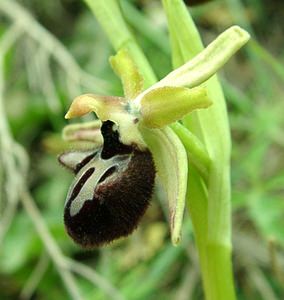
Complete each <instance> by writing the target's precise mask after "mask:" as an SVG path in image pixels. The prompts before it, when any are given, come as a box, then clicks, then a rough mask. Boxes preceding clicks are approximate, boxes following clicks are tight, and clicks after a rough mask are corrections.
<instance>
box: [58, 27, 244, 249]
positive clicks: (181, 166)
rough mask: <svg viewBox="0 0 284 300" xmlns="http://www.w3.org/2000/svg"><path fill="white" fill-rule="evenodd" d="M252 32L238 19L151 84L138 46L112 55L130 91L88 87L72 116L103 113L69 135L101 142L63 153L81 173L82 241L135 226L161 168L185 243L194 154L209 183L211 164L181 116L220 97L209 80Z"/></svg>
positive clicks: (74, 219)
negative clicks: (106, 92)
mask: <svg viewBox="0 0 284 300" xmlns="http://www.w3.org/2000/svg"><path fill="white" fill-rule="evenodd" d="M248 39H249V35H248V33H247V32H246V31H244V30H242V29H241V28H240V27H238V26H233V27H231V28H229V29H228V30H226V31H225V32H223V33H222V34H221V35H220V36H219V37H218V38H217V39H216V40H214V41H213V42H212V43H211V44H209V45H208V46H207V48H205V49H204V50H203V51H202V52H200V53H199V54H198V55H197V56H196V57H195V58H193V59H192V60H190V61H188V62H187V63H185V64H184V65H182V66H181V67H179V68H177V69H175V70H174V71H172V72H171V73H169V74H168V75H167V76H165V77H164V78H163V79H161V80H160V81H158V82H157V83H155V84H154V85H152V86H151V87H150V88H148V89H146V90H143V78H142V76H141V74H140V73H139V70H138V68H137V66H136V65H135V63H134V60H133V59H132V58H131V55H130V53H129V52H127V51H126V50H120V51H119V52H118V53H117V54H116V55H115V56H113V57H111V58H110V63H111V66H112V68H113V70H114V71H115V73H116V74H117V75H118V76H119V77H120V79H121V81H122V85H123V89H124V97H118V96H101V95H94V94H84V95H81V96H79V97H77V98H75V99H74V101H73V102H72V104H71V106H70V108H69V110H68V112H67V114H66V116H65V117H66V118H67V119H71V118H75V117H81V116H84V115H86V114H88V113H90V112H94V113H95V114H96V116H97V118H98V119H97V120H96V121H94V122H91V123H85V124H76V125H68V126H66V127H65V129H64V131H63V137H64V138H65V139H66V140H69V141H70V140H78V141H84V140H85V141H92V142H93V144H94V147H93V149H91V150H90V151H81V152H80V151H74V152H66V153H63V154H62V155H61V156H60V157H59V161H60V162H61V163H62V164H63V165H65V166H67V167H68V168H69V169H71V170H72V171H73V172H74V173H75V179H74V181H73V183H72V185H71V187H70V189H69V192H68V195H67V199H66V203H65V213H64V220H65V226H66V229H67V231H68V233H69V235H70V236H71V237H72V238H73V239H74V240H75V242H77V243H78V244H80V245H82V246H84V247H89V248H92V247H96V246H100V245H103V244H106V243H109V242H111V241H112V240H114V239H117V238H119V237H122V236H127V235H128V234H130V233H131V232H132V231H133V230H134V229H135V228H136V227H137V225H138V223H139V221H140V219H141V217H142V216H143V214H144V213H145V211H146V209H147V207H148V205H149V203H150V198H151V195H152V192H153V187H154V184H155V177H156V175H157V176H159V178H160V180H161V182H162V185H163V187H164V189H165V192H166V196H167V202H168V207H169V222H170V230H171V237H172V242H173V244H174V245H177V244H178V243H179V241H180V239H181V227H182V219H183V214H184V208H185V198H186V193H187V188H188V186H187V183H188V176H190V170H188V162H187V156H189V157H190V158H191V161H192V163H193V164H194V165H195V166H196V168H197V170H198V171H199V173H200V174H201V175H202V178H203V179H204V183H205V184H206V181H207V176H208V172H209V171H208V170H209V169H210V157H209V155H208V153H207V151H206V148H205V147H204V146H203V144H202V142H201V141H200V140H199V139H198V138H197V137H196V136H194V135H193V134H192V133H191V132H190V131H189V130H188V129H187V128H185V127H183V126H182V124H181V123H180V122H179V120H181V119H182V118H183V117H185V116H186V115H188V114H190V113H191V112H193V111H195V110H201V109H206V108H207V107H209V106H210V105H212V103H213V101H211V99H210V98H209V96H208V94H207V89H206V81H207V80H208V79H209V78H210V77H211V76H213V75H214V74H215V73H216V72H217V71H218V70H219V69H220V68H221V67H222V66H223V65H224V64H225V63H226V62H227V61H228V59H229V58H230V57H231V56H232V55H233V54H234V53H235V52H236V51H237V50H239V49H240V48H241V47H242V46H243V45H244V44H245V43H246V42H247V41H248ZM177 128H178V129H179V130H178V131H177V130H174V129H177ZM177 132H178V133H177ZM184 136H186V137H187V143H185V142H184V141H183V137H184Z"/></svg>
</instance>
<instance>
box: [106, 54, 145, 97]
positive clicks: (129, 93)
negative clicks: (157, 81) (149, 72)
mask: <svg viewBox="0 0 284 300" xmlns="http://www.w3.org/2000/svg"><path fill="white" fill-rule="evenodd" d="M110 64H111V66H112V68H113V70H114V71H115V73H116V74H117V75H118V77H119V78H120V79H121V81H122V85H123V90H124V95H125V97H126V98H127V99H129V100H131V99H134V98H135V97H136V96H137V95H138V94H139V93H140V92H141V91H142V89H143V78H142V76H141V74H140V73H139V71H138V68H137V66H136V64H135V62H134V61H133V59H132V58H131V56H130V54H129V52H128V51H127V50H125V49H122V50H120V51H118V53H117V54H116V55H115V56H111V57H110Z"/></svg>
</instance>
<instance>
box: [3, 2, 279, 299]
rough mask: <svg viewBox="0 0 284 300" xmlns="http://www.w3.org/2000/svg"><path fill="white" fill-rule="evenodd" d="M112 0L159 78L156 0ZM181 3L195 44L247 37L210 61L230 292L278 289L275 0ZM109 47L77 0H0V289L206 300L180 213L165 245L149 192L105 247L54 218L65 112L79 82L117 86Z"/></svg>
mask: <svg viewBox="0 0 284 300" xmlns="http://www.w3.org/2000/svg"><path fill="white" fill-rule="evenodd" d="M189 2H190V1H189ZM120 3H121V7H122V10H123V13H124V15H125V18H126V20H127V22H128V24H129V26H130V28H131V29H132V31H133V33H134V34H135V36H136V38H137V40H138V42H139V43H140V45H141V46H142V48H143V50H144V51H145V53H146V56H147V58H148V59H149V61H150V62H151V64H152V66H153V68H154V70H155V72H156V74H157V75H158V77H159V78H161V77H162V76H164V75H165V74H167V73H168V72H169V71H170V70H171V59H170V48H169V42H168V37H167V28H166V19H165V15H164V13H163V10H162V7H161V3H160V1H158V0H137V1H129V0H128V1H127V0H121V1H120ZM190 10H191V13H192V14H193V16H194V19H195V21H196V23H197V26H198V28H199V30H200V32H201V34H202V37H203V40H204V43H205V44H208V43H209V42H210V41H211V40H213V38H214V37H216V36H217V34H218V33H220V32H222V31H223V30H224V29H226V28H228V27H229V26H230V25H232V24H238V25H241V26H243V27H244V28H245V29H247V30H248V31H249V32H250V33H251V35H252V37H253V38H252V40H251V42H250V43H249V44H248V45H247V46H246V47H245V48H244V49H243V50H242V51H240V52H239V53H238V55H236V56H234V58H233V59H231V60H230V62H229V63H228V64H227V65H226V66H225V68H224V69H223V70H222V72H220V74H219V77H220V79H221V82H222V84H223V88H224V92H225V95H226V99H227V104H228V110H229V118H230V124H231V133H232V140H233V146H232V203H233V222H234V224H233V246H234V255H233V261H234V270H235V279H236V288H237V293H238V299H265V300H274V299H284V250H283V249H284V248H283V247H284V168H283V167H284V151H283V150H284V117H283V112H284V101H283V96H284V90H283V86H284V65H283V63H284V50H283V49H284V48H283V45H284V37H283V33H284V2H283V1H282V0H262V1H261V0H242V1H241V0H216V1H211V2H210V3H208V4H204V5H202V6H195V7H192V8H190ZM112 54H114V52H113V50H112V48H111V46H110V44H109V42H108V41H107V39H106V37H105V35H104V33H103V32H102V30H101V28H100V27H99V25H98V24H97V22H96V20H95V18H94V17H93V15H92V14H91V12H90V11H89V10H88V9H87V7H86V6H85V4H84V3H83V1H79V0H56V1H55V0H52V1H40V0H22V1H18V2H16V1H14V0H8V1H6V0H1V1H0V147H1V148H0V299H1V300H6V299H9V300H10V299H44V300H45V299H48V300H49V299H71V295H72V294H73V295H76V292H77V290H79V291H80V293H81V295H82V299H95V300H97V299H98V300H99V299H133V300H134V299H135V300H140V299H141V300H144V299H147V300H148V299H155V300H159V299H163V300H167V299H175V300H187V299H193V300H198V299H203V292H202V285H201V280H200V270H199V266H198V257H197V253H196V250H195V247H194V241H193V236H192V230H191V223H190V220H189V218H188V216H186V218H185V223H184V233H183V241H182V244H181V246H179V247H173V246H172V245H171V243H170V237H169V228H168V224H167V215H166V212H165V205H166V203H164V202H163V200H161V199H160V200H158V199H155V198H158V197H154V199H153V201H152V205H151V207H150V209H149V210H148V211H147V213H146V215H145V216H144V218H143V221H142V224H141V226H140V227H139V228H138V230H137V231H136V232H135V233H134V234H133V235H131V236H130V237H128V238H127V239H123V240H120V241H117V242H114V243H113V244H111V245H109V246H107V247H104V248H102V249H98V250H94V251H84V250H82V249H80V248H79V247H78V246H76V245H74V244H73V242H72V241H71V239H70V238H69V237H68V236H67V234H66V233H65V231H64V225H63V217H62V216H63V206H64V201H65V196H66V193H67V189H68V187H69V184H70V183H71V180H72V174H69V173H68V172H67V171H66V170H64V169H63V168H62V167H60V166H59V165H58V163H57V159H56V155H58V154H59V153H60V152H61V151H62V150H64V149H66V147H68V145H66V144H65V143H64V142H63V141H62V140H61V137H60V133H61V130H62V128H63V127H64V125H66V124H67V121H66V120H65V119H64V114H65V112H66V110H67V108H68V106H69V105H70V103H71V100H72V99H73V98H74V97H75V96H77V95H79V94H81V93H83V92H93V93H100V94H116V95H121V94H122V89H121V86H120V82H119V80H118V78H117V77H116V76H115V75H114V73H113V72H112V70H111V68H110V66H109V63H108V58H109V56H110V55H112ZM62 278H63V280H62Z"/></svg>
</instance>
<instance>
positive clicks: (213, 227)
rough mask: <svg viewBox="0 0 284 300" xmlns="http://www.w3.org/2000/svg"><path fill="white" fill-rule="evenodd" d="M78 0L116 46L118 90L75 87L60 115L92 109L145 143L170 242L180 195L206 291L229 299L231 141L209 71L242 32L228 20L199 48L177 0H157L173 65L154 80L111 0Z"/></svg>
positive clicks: (127, 140)
mask: <svg viewBox="0 0 284 300" xmlns="http://www.w3.org/2000/svg"><path fill="white" fill-rule="evenodd" d="M85 2H86V3H87V4H88V5H89V6H90V8H91V9H92V11H93V12H94V14H95V15H96V17H97V19H98V21H99V23H100V24H101V25H102V27H103V28H104V30H105V31H106V33H107V35H108V37H109V39H110V41H111V43H112V45H113V47H114V48H115V50H116V51H117V52H118V54H117V55H116V56H114V57H113V58H111V60H110V62H111V65H112V67H113V69H114V71H115V72H116V73H117V75H118V76H119V77H120V78H121V81H122V83H123V87H124V93H125V97H124V98H122V97H121V98H119V97H114V96H98V95H92V94H88V95H82V96H80V97H78V98H76V99H75V100H74V102H73V104H72V106H71V108H70V110H69V112H68V113H67V115H66V116H67V118H71V117H77V116H82V115H84V114H85V113H88V112H90V111H93V112H95V113H96V114H97V116H98V117H99V118H100V119H101V121H103V122H104V121H108V120H111V121H112V122H114V124H115V125H116V126H117V127H118V130H119V133H120V141H121V142H122V143H123V144H124V145H126V146H130V145H133V144H134V145H136V146H137V147H138V148H140V150H143V149H144V148H149V150H150V151H151V153H152V155H153V158H154V161H155V165H156V168H157V171H158V174H159V176H160V177H161V180H162V181H163V184H164V187H165V189H166V191H167V195H168V202H169V211H170V224H171V234H172V241H173V244H175V245H176V244H178V242H179V241H180V231H181V224H182V216H183V211H184V206H185V199H187V205H188V207H189V211H190V216H191V219H192V223H193V228H194V234H195V238H196V243H197V248H198V252H199V257H200V263H201V271H202V272H201V273H202V278H203V284H204V290H205V296H206V299H207V300H233V299H235V291H234V284H233V272H232V263H231V208H230V163H229V162H230V148H231V144H230V143H231V142H230V134H229V125H228V118H227V112H226V105H225V100H224V96H223V93H222V89H221V86H220V84H219V82H218V79H217V77H216V75H214V74H215V73H216V71H217V70H218V69H219V68H220V67H222V66H223V65H224V64H225V63H226V62H227V60H228V59H229V58H230V57H231V56H232V55H233V54H234V53H235V52H236V51H237V50H238V49H239V48H240V47H242V46H243V45H244V44H245V43H246V42H247V41H248V39H249V35H248V34H247V33H246V32H245V31H244V30H242V29H241V28H240V27H238V26H233V27H231V28H230V29H228V30H227V31H225V32H224V33H223V34H221V35H220V36H219V37H218V38H217V39H216V40H215V41H214V42H212V43H211V44H210V45H209V46H208V47H207V48H206V49H204V50H203V45H202V42H201V39H200V36H199V33H198V31H197V29H196V27H195V25H194V22H193V21H192V19H191V17H190V15H189V13H188V11H187V8H186V7H185V5H184V3H183V1H181V0H163V1H162V2H163V6H164V9H165V12H166V14H167V18H168V24H169V33H170V40H171V46H172V52H173V65H174V68H175V70H174V71H173V72H171V73H170V74H169V75H167V76H166V77H165V78H163V79H162V80H160V81H158V82H156V78H155V75H154V72H153V70H152V69H151V66H150V65H149V63H148V62H147V59H146V58H145V56H144V54H143V52H142V50H141V49H140V48H139V46H138V45H137V43H136V41H135V39H134V37H133V36H132V34H131V33H130V31H129V29H128V28H127V25H126V24H125V22H124V20H123V17H122V14H121V12H120V9H119V6H118V3H117V2H116V1H115V0H108V1H103V0H85ZM193 57H194V58H193ZM155 82H156V83H155ZM173 99H174V101H173ZM201 108H202V110H201ZM189 113H190V114H189ZM188 114H189V115H188ZM179 120H181V122H177V121H179ZM82 132H83V131H82ZM81 134H82V133H81ZM73 135H74V134H73V133H72V134H71V136H73ZM168 161H171V163H170V164H169V163H167V162H168ZM188 173H189V176H188Z"/></svg>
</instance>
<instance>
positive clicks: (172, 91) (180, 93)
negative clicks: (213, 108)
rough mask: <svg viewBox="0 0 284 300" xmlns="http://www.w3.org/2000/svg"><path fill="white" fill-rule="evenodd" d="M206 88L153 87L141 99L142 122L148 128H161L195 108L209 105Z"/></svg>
mask: <svg viewBox="0 0 284 300" xmlns="http://www.w3.org/2000/svg"><path fill="white" fill-rule="evenodd" d="M210 104H211V101H210V100H209V98H208V96H207V93H206V89H205V88H203V87H196V88H193V89H188V88H183V87H168V86H166V87H161V88H157V89H153V90H151V91H150V92H148V93H147V94H145V95H144V96H143V98H142V99H141V109H140V112H141V115H142V120H143V124H144V125H145V126H147V127H150V128H161V127H164V126H165V125H168V124H170V123H173V122H175V121H177V120H180V119H181V118H182V117H184V116H185V115H187V114H188V113H190V112H192V111H193V110H195V109H199V108H207V107H208V106H210Z"/></svg>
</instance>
